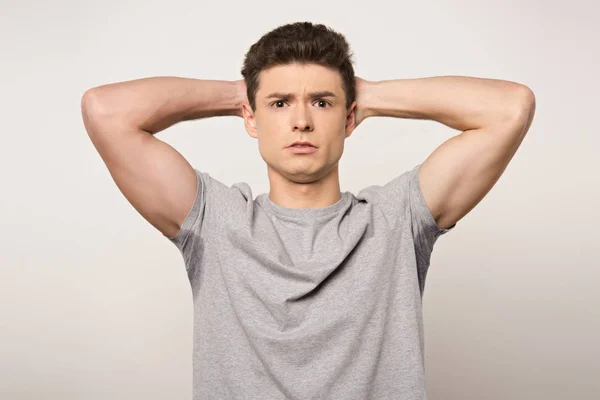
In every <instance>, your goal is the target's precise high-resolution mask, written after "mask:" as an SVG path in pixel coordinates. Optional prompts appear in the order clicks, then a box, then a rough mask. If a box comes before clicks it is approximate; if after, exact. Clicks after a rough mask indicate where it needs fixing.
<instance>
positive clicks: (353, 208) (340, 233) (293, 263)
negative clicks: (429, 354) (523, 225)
mask: <svg viewBox="0 0 600 400" xmlns="http://www.w3.org/2000/svg"><path fill="white" fill-rule="evenodd" d="M419 166H420V164H419V165H417V166H415V167H414V168H413V169H412V170H409V171H407V172H405V173H403V174H401V175H400V176H398V177H396V178H395V179H393V180H391V181H390V182H389V183H387V184H386V185H384V186H375V185H374V186H369V187H367V188H365V189H363V190H361V191H360V192H359V193H358V195H356V196H355V195H353V194H352V193H350V192H342V199H341V200H340V201H339V202H337V203H335V204H332V205H330V206H327V207H324V208H312V209H291V208H285V207H281V206H278V205H277V204H275V203H273V202H272V201H271V200H270V199H269V197H268V194H266V193H264V194H261V195H259V196H257V198H256V199H253V197H252V191H251V189H250V187H249V185H248V184H247V183H244V182H242V183H236V184H233V185H232V186H231V187H228V186H226V185H225V184H223V183H222V182H220V181H218V180H216V179H215V178H213V177H211V176H210V175H209V174H208V173H205V172H200V171H198V170H195V171H196V175H197V178H198V191H197V194H196V199H195V202H194V205H193V206H192V208H191V210H190V212H189V214H188V215H187V217H186V219H185V221H184V222H183V225H182V228H181V230H180V232H179V234H178V236H177V237H175V238H169V240H171V242H172V243H174V244H175V245H176V246H177V248H178V249H179V250H180V251H181V253H182V255H183V259H184V261H185V267H186V270H187V275H188V278H189V281H190V284H191V289H192V294H193V300H194V353H193V365H194V371H193V380H194V384H193V386H194V387H193V397H194V399H195V400H200V399H236V400H237V399H249V400H250V399H251V400H257V399H261V400H275V399H277V400H281V399H290V400H292V399H298V400H307V399H331V400H338V399H339V400H354V399H356V400H359V399H360V400H365V399H402V400H413V399H414V400H417V399H418V400H423V399H427V395H426V392H425V367H424V340H423V317H422V307H421V300H422V295H423V289H424V285H425V275H426V273H427V269H428V266H429V261H430V256H431V252H432V250H433V245H434V243H435V241H436V240H437V238H438V237H439V236H440V235H441V234H444V233H446V232H448V231H449V230H451V229H453V228H454V226H456V225H454V226H453V227H451V228H449V229H439V228H438V226H437V225H436V223H435V220H434V219H433V217H432V215H431V212H430V211H429V209H428V208H427V205H426V203H425V200H424V198H423V196H422V192H421V190H420V186H419V180H418V168H419Z"/></svg>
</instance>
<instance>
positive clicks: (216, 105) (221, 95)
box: [82, 77, 246, 134]
mask: <svg viewBox="0 0 600 400" xmlns="http://www.w3.org/2000/svg"><path fill="white" fill-rule="evenodd" d="M88 92H89V93H86V94H85V95H84V99H83V101H82V107H85V106H87V107H91V108H93V109H94V110H93V111H94V112H96V113H97V115H98V114H99V115H100V116H101V118H110V119H113V120H119V121H120V122H123V123H126V124H129V125H132V126H135V127H138V128H140V129H142V130H144V131H147V132H149V133H152V134H154V133H157V132H160V131H162V130H164V129H166V128H168V127H169V126H171V125H174V124H175V123H177V122H180V121H185V120H192V119H199V118H206V117H213V116H225V115H239V110H240V109H241V106H242V103H243V101H244V100H245V98H246V93H245V91H244V90H243V87H242V86H241V85H240V82H239V81H217V80H200V79H190V78H178V77H151V78H143V79H137V80H132V81H126V82H119V83H112V84H108V85H104V86H99V87H97V88H93V89H91V90H90V91H88Z"/></svg>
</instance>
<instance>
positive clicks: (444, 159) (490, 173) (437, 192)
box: [419, 119, 524, 228]
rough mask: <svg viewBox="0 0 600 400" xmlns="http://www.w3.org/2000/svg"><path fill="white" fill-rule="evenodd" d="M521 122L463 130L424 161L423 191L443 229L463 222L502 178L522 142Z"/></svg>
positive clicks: (421, 173) (421, 177)
mask: <svg viewBox="0 0 600 400" xmlns="http://www.w3.org/2000/svg"><path fill="white" fill-rule="evenodd" d="M521 121H522V120H517V119H515V121H514V122H509V123H505V124H499V125H492V126H489V127H484V128H479V129H475V130H468V131H464V132H463V133H462V134H460V135H458V136H454V137H452V138H450V139H449V140H447V141H446V142H444V143H442V145H440V146H439V147H438V148H437V149H436V150H435V151H434V152H433V153H432V154H431V155H430V156H429V157H428V158H427V159H426V160H425V161H424V162H423V165H422V166H421V169H420V172H419V180H420V182H421V190H422V192H423V197H424V199H425V201H426V203H427V206H428V207H429V209H430V211H431V214H432V215H433V217H434V219H435V220H436V221H437V222H438V225H439V226H440V227H443V228H445V227H449V226H451V225H453V224H455V223H456V222H457V221H459V220H460V219H462V218H463V217H464V216H465V215H466V214H468V213H469V212H470V211H471V210H472V209H473V208H474V207H475V206H476V205H477V204H478V203H479V202H480V201H481V200H482V199H483V198H484V197H485V195H486V194H487V193H488V192H489V191H490V190H491V189H492V187H493V186H494V185H495V183H496V182H497V181H498V179H499V178H500V176H502V174H503V172H504V170H505V169H506V167H507V166H508V163H509V162H510V160H511V159H512V158H513V156H514V155H515V153H516V151H517V149H518V147H519V146H520V144H521V142H522V141H523V137H524V132H523V123H522V122H521Z"/></svg>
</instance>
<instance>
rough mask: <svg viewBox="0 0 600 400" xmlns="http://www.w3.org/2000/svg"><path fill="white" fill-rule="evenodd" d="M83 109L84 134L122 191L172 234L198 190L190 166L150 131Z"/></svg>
mask: <svg viewBox="0 0 600 400" xmlns="http://www.w3.org/2000/svg"><path fill="white" fill-rule="evenodd" d="M83 114H84V123H85V126H86V130H87V131H88V135H89V137H90V139H91V140H92V143H93V144H94V146H95V148H96V149H97V151H98V153H99V154H100V156H101V158H102V160H103V161H104V163H105V164H106V166H107V168H108V170H109V172H110V175H111V176H112V178H113V180H114V182H115V183H116V185H117V187H118V188H119V190H120V191H121V193H122V194H123V195H124V196H125V198H126V199H127V200H128V201H129V203H130V204H131V205H132V206H133V207H134V208H135V209H136V210H137V211H138V212H139V213H140V214H141V215H142V217H143V218H144V219H146V220H147V221H148V222H149V223H150V224H151V225H153V226H154V227H155V228H156V229H158V230H159V231H160V232H161V233H163V234H164V235H165V236H167V237H174V236H176V235H177V234H178V232H179V229H180V227H181V225H182V223H183V221H184V219H185V217H186V215H187V214H188V212H189V210H190V209H191V207H192V205H193V202H194V199H195V196H196V190H197V187H196V186H197V177H196V172H195V170H194V169H193V167H192V166H191V165H190V164H189V163H188V161H187V160H186V159H185V158H184V157H183V156H182V155H181V154H180V153H179V152H178V151H177V150H175V149H174V148H173V147H171V146H170V145H168V144H167V143H165V142H163V141H161V140H159V139H157V138H156V137H154V136H153V135H151V134H150V133H148V132H145V131H142V130H140V129H138V128H134V127H130V126H129V127H128V126H126V125H122V124H120V123H118V122H111V121H108V120H102V117H100V116H94V114H93V112H91V111H89V110H87V111H86V110H84V111H83Z"/></svg>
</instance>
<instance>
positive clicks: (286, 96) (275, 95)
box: [266, 90, 336, 100]
mask: <svg viewBox="0 0 600 400" xmlns="http://www.w3.org/2000/svg"><path fill="white" fill-rule="evenodd" d="M308 96H309V97H310V98H312V99H316V98H323V97H336V95H335V93H333V92H330V91H328V90H323V91H320V92H312V93H309V94H308ZM266 98H267V99H273V98H275V99H284V100H287V99H294V98H296V95H294V94H293V93H281V92H274V93H271V94H269V95H268V96H267V97H266Z"/></svg>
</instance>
